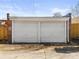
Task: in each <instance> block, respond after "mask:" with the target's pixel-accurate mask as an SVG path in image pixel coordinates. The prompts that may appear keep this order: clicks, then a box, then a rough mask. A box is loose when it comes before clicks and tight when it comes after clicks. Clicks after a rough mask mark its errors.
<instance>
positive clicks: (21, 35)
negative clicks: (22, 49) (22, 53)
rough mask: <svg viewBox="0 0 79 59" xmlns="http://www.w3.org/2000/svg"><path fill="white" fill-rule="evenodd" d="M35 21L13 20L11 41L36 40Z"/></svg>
mask: <svg viewBox="0 0 79 59" xmlns="http://www.w3.org/2000/svg"><path fill="white" fill-rule="evenodd" d="M37 37H38V36H37V23H36V22H23V23H22V22H17V21H13V26H12V42H13V43H27V42H38V40H37Z"/></svg>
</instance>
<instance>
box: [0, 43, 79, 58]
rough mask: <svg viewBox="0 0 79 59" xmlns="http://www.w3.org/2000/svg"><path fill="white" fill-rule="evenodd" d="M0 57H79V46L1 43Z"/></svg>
mask: <svg viewBox="0 0 79 59" xmlns="http://www.w3.org/2000/svg"><path fill="white" fill-rule="evenodd" d="M0 59H79V46H53V45H43V44H19V45H17V44H14V45H9V44H0Z"/></svg>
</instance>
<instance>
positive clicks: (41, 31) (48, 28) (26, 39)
mask: <svg viewBox="0 0 79 59" xmlns="http://www.w3.org/2000/svg"><path fill="white" fill-rule="evenodd" d="M10 20H12V43H67V42H69V18H68V17H60V18H53V17H10Z"/></svg>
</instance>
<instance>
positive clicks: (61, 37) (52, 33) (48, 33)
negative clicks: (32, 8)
mask: <svg viewBox="0 0 79 59" xmlns="http://www.w3.org/2000/svg"><path fill="white" fill-rule="evenodd" d="M41 42H65V23H64V22H62V23H41Z"/></svg>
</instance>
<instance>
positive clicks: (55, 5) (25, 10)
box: [0, 0, 78, 18]
mask: <svg viewBox="0 0 79 59" xmlns="http://www.w3.org/2000/svg"><path fill="white" fill-rule="evenodd" d="M77 1H78V0H0V18H5V17H6V13H10V15H11V16H53V14H54V13H56V12H61V14H62V15H64V14H66V13H68V12H69V11H70V8H72V7H73V6H74V5H75V4H76V3H77Z"/></svg>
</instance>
